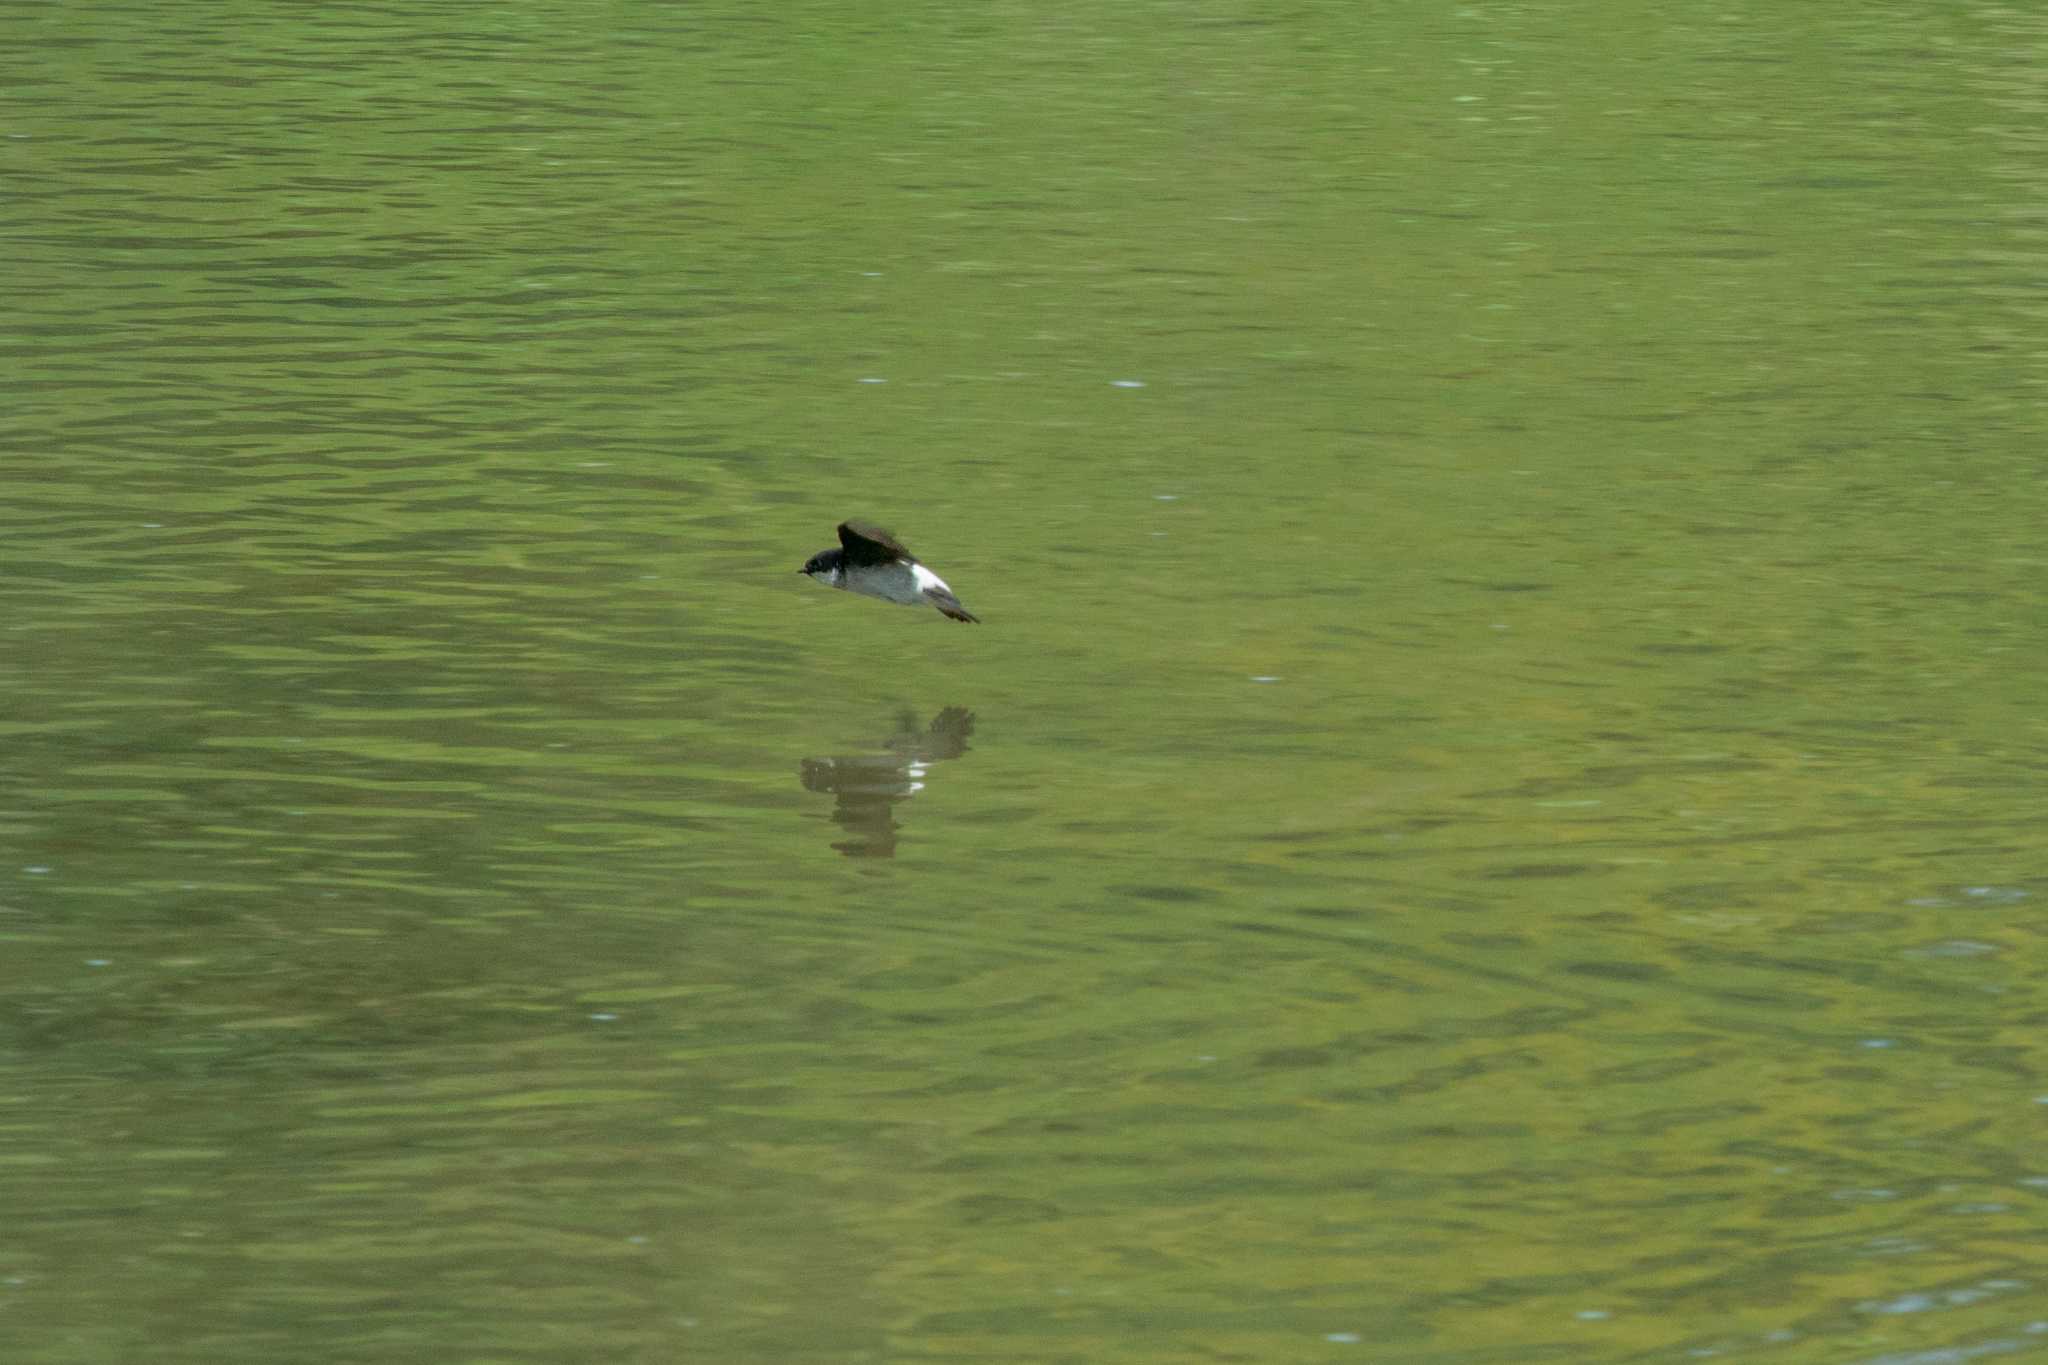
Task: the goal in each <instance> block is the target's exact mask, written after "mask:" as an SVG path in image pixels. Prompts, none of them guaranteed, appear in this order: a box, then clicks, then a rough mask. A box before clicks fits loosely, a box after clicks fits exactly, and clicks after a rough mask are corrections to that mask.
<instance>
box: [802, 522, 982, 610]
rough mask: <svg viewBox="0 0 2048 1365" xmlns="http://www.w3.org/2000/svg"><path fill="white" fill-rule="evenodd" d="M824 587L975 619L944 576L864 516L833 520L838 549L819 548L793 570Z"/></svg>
mask: <svg viewBox="0 0 2048 1365" xmlns="http://www.w3.org/2000/svg"><path fill="white" fill-rule="evenodd" d="M797 572H798V573H800V574H808V575H809V576H810V577H812V578H815V579H816V580H818V582H820V583H823V584H824V585H825V586H826V587H828V588H844V589H846V590H847V591H848V592H857V593H860V594H862V595H863V596H866V597H879V598H881V599H882V600H883V601H884V602H895V603H898V604H899V605H902V606H906V607H937V608H938V609H939V613H940V614H941V615H943V616H946V617H949V618H951V619H952V620H955V621H979V620H980V619H981V618H980V617H979V616H976V615H975V614H974V613H973V612H971V611H969V610H967V608H965V607H963V606H961V605H960V599H959V598H957V597H955V596H953V590H952V589H951V588H949V587H947V586H946V580H945V579H943V578H941V577H939V576H938V575H937V574H935V573H933V572H932V571H931V570H930V569H927V568H926V567H925V566H924V565H922V564H920V563H918V562H917V556H916V555H914V554H912V553H910V551H908V550H906V549H904V548H903V542H902V541H900V540H898V539H896V537H894V536H892V535H890V534H889V533H888V532H887V531H884V530H883V529H882V528H881V527H879V526H870V525H869V524H868V523H866V522H864V521H842V522H840V523H839V548H838V549H836V550H820V551H818V553H816V554H814V555H812V556H811V557H810V558H809V559H807V560H805V561H804V566H803V567H802V568H801V569H798V570H797Z"/></svg>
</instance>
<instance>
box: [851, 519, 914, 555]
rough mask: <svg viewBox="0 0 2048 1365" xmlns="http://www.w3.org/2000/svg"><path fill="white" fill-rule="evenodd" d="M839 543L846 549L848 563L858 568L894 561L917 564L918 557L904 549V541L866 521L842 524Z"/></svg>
mask: <svg viewBox="0 0 2048 1365" xmlns="http://www.w3.org/2000/svg"><path fill="white" fill-rule="evenodd" d="M839 543H840V544H841V545H842V546H844V547H845V548H846V562H847V563H849V564H852V565H856V566H866V565H871V564H887V563H888V562H889V561H890V560H892V559H907V560H909V561H910V562H911V563H913V564H915V563H916V562H917V556H915V555H913V554H911V553H910V551H908V550H906V549H904V548H903V542H902V541H900V540H898V539H896V537H894V536H892V535H890V534H889V533H888V532H887V531H884V530H883V529H882V528H881V527H879V526H871V525H869V524H868V523H867V522H864V521H842V522H840V523H839Z"/></svg>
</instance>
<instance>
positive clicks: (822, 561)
mask: <svg viewBox="0 0 2048 1365" xmlns="http://www.w3.org/2000/svg"><path fill="white" fill-rule="evenodd" d="M845 553H846V552H845V551H844V550H820V551H818V553H816V554H814V555H812V556H811V557H810V558H809V559H806V560H805V561H804V566H803V567H802V568H801V569H798V570H797V572H798V573H803V574H821V573H831V572H832V571H833V570H834V569H836V568H838V567H839V561H840V559H841V558H842V557H843V556H844V555H845Z"/></svg>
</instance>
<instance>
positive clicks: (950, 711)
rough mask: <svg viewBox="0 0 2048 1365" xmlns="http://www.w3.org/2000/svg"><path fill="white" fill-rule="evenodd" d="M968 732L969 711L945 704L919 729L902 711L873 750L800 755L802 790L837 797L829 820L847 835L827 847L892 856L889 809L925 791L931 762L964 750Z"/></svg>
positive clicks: (893, 838) (971, 730)
mask: <svg viewBox="0 0 2048 1365" xmlns="http://www.w3.org/2000/svg"><path fill="white" fill-rule="evenodd" d="M973 734H974V713H973V712H972V711H969V710H968V709H967V708H966V707H964V706H949V707H947V708H946V709H945V710H943V711H941V712H939V714H938V715H936V716H933V717H932V723H931V724H930V725H928V726H926V727H925V728H924V729H922V730H920V729H919V728H917V717H916V716H915V715H914V714H912V713H911V712H909V711H905V712H904V713H903V714H902V716H901V717H900V718H899V719H898V720H897V722H896V733H895V734H893V735H890V736H889V737H888V738H887V739H884V740H882V741H881V751H880V752H878V753H872V754H835V755H832V756H829V757H825V758H807V759H805V760H804V761H803V782H804V789H805V790H806V791H814V792H830V793H831V794H832V795H833V796H834V797H836V798H837V800H836V802H835V803H834V805H833V808H832V818H833V820H835V821H836V822H838V823H839V824H840V825H842V826H844V827H845V830H846V833H847V835H848V837H847V838H845V839H842V840H840V841H839V842H838V843H835V844H833V845H832V847H834V848H836V849H838V850H839V851H840V852H841V853H843V854H845V855H846V856H847V857H849V858H892V857H894V856H895V855H896V831H897V830H898V829H899V828H900V826H899V825H898V824H897V823H896V817H895V815H894V813H893V812H892V810H891V807H893V806H894V805H895V804H896V803H897V802H898V801H904V800H908V799H909V798H910V797H912V796H915V795H917V793H919V792H921V791H923V790H924V780H925V775H926V773H927V772H928V771H929V770H930V767H931V765H932V764H934V763H937V762H940V761H941V760H944V759H948V758H958V757H960V755H962V754H964V753H966V752H967V740H968V738H969V737H970V736H971V735H973Z"/></svg>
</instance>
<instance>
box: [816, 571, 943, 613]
mask: <svg viewBox="0 0 2048 1365" xmlns="http://www.w3.org/2000/svg"><path fill="white" fill-rule="evenodd" d="M828 581H829V582H830V583H831V584H832V586H833V587H835V588H844V589H846V590H847V591H848V592H857V593H859V594H860V595H861V596H863V597H879V598H881V599H882V600H883V601H884V602H895V603H897V604H898V605H900V606H905V607H928V606H930V605H931V604H932V602H931V599H930V598H929V597H926V596H925V590H926V589H928V588H935V589H937V590H938V591H940V592H942V593H945V594H946V595H947V596H948V597H951V596H952V595H953V590H952V589H951V588H949V587H947V586H946V580H945V579H943V578H941V577H939V576H938V575H937V574H935V573H933V572H932V571H931V570H930V569H927V568H926V567H925V566H924V565H922V564H878V565H875V566H873V567H870V568H861V569H855V570H853V572H852V573H850V574H849V573H848V572H847V571H846V570H845V569H835V570H833V572H832V576H831V578H830V579H829V580H828Z"/></svg>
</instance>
